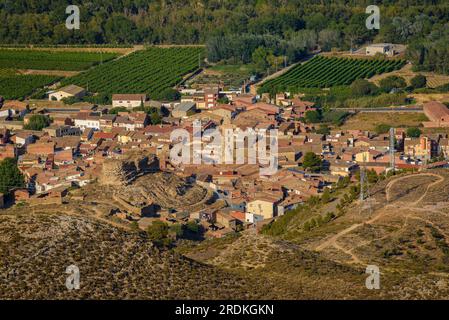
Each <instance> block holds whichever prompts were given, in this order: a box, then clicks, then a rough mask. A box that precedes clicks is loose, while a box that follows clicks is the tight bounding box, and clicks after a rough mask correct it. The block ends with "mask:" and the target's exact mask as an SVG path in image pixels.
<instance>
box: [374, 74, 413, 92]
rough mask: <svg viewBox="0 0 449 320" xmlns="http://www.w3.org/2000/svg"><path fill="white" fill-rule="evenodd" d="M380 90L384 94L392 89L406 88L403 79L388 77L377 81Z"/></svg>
mask: <svg viewBox="0 0 449 320" xmlns="http://www.w3.org/2000/svg"><path fill="white" fill-rule="evenodd" d="M379 85H380V88H381V89H382V91H384V92H391V91H392V90H393V89H396V90H397V89H404V88H405V87H406V86H407V83H406V82H405V79H404V78H402V77H398V76H388V77H386V78H384V79H382V80H380V81H379Z"/></svg>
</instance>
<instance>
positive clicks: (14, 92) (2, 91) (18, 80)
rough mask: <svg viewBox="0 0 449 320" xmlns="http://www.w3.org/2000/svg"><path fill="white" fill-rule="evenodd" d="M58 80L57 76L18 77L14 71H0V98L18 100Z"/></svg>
mask: <svg viewBox="0 0 449 320" xmlns="http://www.w3.org/2000/svg"><path fill="white" fill-rule="evenodd" d="M59 79H60V77H57V76H48V75H18V74H15V73H14V71H10V70H0V96H2V97H3V98H5V99H20V98H23V97H26V96H28V95H31V94H32V93H33V92H34V91H35V90H36V89H37V88H42V87H44V86H46V85H49V84H52V83H54V82H56V81H58V80H59Z"/></svg>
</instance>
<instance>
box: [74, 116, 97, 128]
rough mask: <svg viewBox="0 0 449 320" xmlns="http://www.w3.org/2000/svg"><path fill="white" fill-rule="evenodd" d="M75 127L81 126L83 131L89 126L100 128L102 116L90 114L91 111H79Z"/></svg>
mask: <svg viewBox="0 0 449 320" xmlns="http://www.w3.org/2000/svg"><path fill="white" fill-rule="evenodd" d="M75 127H79V128H80V129H81V130H82V131H84V130H85V129H87V128H91V129H94V130H100V116H95V115H90V114H89V113H82V112H81V113H78V115H77V116H76V117H75Z"/></svg>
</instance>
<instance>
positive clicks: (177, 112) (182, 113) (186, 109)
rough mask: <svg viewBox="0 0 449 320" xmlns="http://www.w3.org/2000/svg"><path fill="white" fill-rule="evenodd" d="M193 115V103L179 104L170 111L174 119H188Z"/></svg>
mask: <svg viewBox="0 0 449 320" xmlns="http://www.w3.org/2000/svg"><path fill="white" fill-rule="evenodd" d="M194 113H195V103H194V102H181V103H180V104H178V105H177V106H176V107H175V108H174V109H173V111H172V115H173V117H175V118H183V117H188V116H190V115H192V114H194Z"/></svg>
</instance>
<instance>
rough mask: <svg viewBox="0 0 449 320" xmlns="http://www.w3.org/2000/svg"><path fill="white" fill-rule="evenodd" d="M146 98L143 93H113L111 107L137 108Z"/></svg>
mask: <svg viewBox="0 0 449 320" xmlns="http://www.w3.org/2000/svg"><path fill="white" fill-rule="evenodd" d="M146 100H147V96H146V95H145V94H113V95H112V107H113V108H117V107H125V108H128V109H132V108H138V107H140V106H141V105H142V103H145V101H146Z"/></svg>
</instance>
